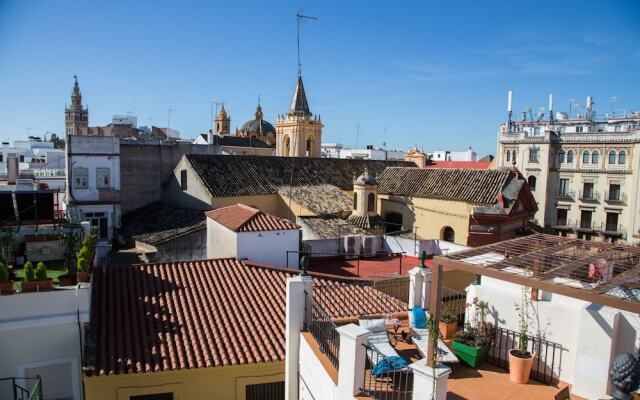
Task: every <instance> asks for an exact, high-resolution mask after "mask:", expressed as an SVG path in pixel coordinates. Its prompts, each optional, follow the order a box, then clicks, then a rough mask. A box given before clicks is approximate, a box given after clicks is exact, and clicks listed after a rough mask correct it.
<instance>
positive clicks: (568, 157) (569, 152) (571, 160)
mask: <svg viewBox="0 0 640 400" xmlns="http://www.w3.org/2000/svg"><path fill="white" fill-rule="evenodd" d="M572 162H573V150H569V151H568V152H567V163H568V164H569V163H572Z"/></svg>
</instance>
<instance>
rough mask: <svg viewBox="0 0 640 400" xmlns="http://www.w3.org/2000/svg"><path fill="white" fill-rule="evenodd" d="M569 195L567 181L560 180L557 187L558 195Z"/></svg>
mask: <svg viewBox="0 0 640 400" xmlns="http://www.w3.org/2000/svg"><path fill="white" fill-rule="evenodd" d="M567 194H569V179H560V185H559V186H558V195H560V196H566V195H567Z"/></svg>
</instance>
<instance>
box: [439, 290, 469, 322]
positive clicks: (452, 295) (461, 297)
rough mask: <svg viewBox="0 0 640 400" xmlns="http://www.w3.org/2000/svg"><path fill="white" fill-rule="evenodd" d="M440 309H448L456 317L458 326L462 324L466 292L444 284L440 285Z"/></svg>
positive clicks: (465, 305) (465, 308)
mask: <svg viewBox="0 0 640 400" xmlns="http://www.w3.org/2000/svg"><path fill="white" fill-rule="evenodd" d="M440 299H441V306H440V310H441V311H445V310H447V311H449V312H450V313H451V314H453V315H455V316H457V317H458V326H460V327H462V326H464V322H465V321H464V318H465V312H466V310H467V294H466V293H465V292H460V291H458V290H455V289H451V288H449V287H446V286H442V294H441V297H440Z"/></svg>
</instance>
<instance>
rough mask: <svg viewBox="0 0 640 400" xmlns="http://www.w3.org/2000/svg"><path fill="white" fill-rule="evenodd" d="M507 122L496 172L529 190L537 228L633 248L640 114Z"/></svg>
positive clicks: (639, 224)
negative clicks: (507, 171) (505, 170)
mask: <svg viewBox="0 0 640 400" xmlns="http://www.w3.org/2000/svg"><path fill="white" fill-rule="evenodd" d="M549 108H550V109H551V111H550V112H549V114H550V115H548V116H546V117H544V116H542V117H541V116H539V119H538V120H531V119H527V118H526V114H525V118H523V119H522V120H520V121H511V120H509V121H508V122H507V123H506V124H503V125H502V126H501V127H500V130H499V132H498V153H497V156H496V161H497V164H496V165H497V167H515V168H517V169H518V170H519V171H520V172H521V173H522V174H523V175H524V176H526V177H527V181H528V183H529V186H530V188H531V192H532V193H533V195H534V197H535V199H536V202H537V203H538V212H537V213H536V215H535V217H534V221H535V223H536V224H538V225H540V226H541V227H544V228H547V229H552V230H554V231H555V232H557V233H558V234H560V235H563V236H572V237H578V238H584V239H593V240H600V241H610V242H616V241H626V242H629V243H636V242H638V241H639V240H640V233H639V232H640V218H639V216H638V201H639V199H638V189H637V188H638V183H639V180H640V171H639V170H638V167H639V165H640V114H639V113H631V114H628V115H624V116H619V117H614V116H611V115H609V116H598V115H596V113H595V111H594V110H593V100H592V99H591V98H588V99H587V106H586V108H585V109H586V112H585V113H584V114H583V115H577V116H569V115H567V114H566V113H562V112H558V113H556V114H554V112H553V100H552V98H550V107H549Z"/></svg>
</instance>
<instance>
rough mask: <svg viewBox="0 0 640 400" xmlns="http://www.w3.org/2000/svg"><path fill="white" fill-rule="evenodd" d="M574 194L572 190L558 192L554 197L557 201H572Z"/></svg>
mask: <svg viewBox="0 0 640 400" xmlns="http://www.w3.org/2000/svg"><path fill="white" fill-rule="evenodd" d="M575 194H576V193H575V192H574V191H573V190H564V191H563V190H558V193H557V194H556V197H557V198H559V199H565V200H573V198H574V196H575Z"/></svg>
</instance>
